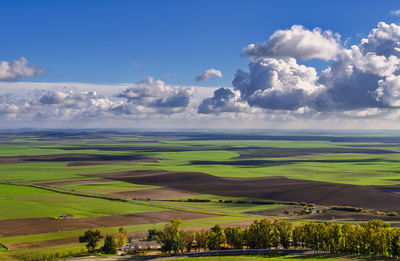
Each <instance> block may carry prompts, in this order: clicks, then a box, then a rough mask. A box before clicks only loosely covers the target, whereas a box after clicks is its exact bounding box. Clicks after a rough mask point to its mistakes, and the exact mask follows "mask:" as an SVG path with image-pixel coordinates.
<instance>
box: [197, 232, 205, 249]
mask: <svg viewBox="0 0 400 261" xmlns="http://www.w3.org/2000/svg"><path fill="white" fill-rule="evenodd" d="M207 237H208V231H207V230H204V229H202V230H200V231H197V233H196V241H197V247H198V248H199V249H200V248H203V250H204V251H205V250H206V247H207Z"/></svg>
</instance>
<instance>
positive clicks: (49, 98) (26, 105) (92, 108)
mask: <svg viewBox="0 0 400 261" xmlns="http://www.w3.org/2000/svg"><path fill="white" fill-rule="evenodd" d="M193 93H194V88H193V87H175V86H168V85H165V84H164V82H163V81H160V80H154V79H153V78H152V77H149V78H147V79H146V80H145V81H143V82H140V83H138V84H134V85H133V86H132V87H129V88H126V89H125V90H123V91H122V92H121V93H119V94H118V95H116V98H117V99H114V100H112V99H110V98H108V97H105V96H103V95H100V94H97V93H96V92H95V91H78V90H74V89H70V88H62V89H58V90H35V91H34V92H33V94H32V95H30V98H25V99H22V98H14V97H13V96H12V95H9V94H7V95H0V115H1V116H3V117H5V118H10V119H20V120H21V119H57V120H63V119H82V120H84V119H90V118H91V119H97V118H115V117H116V116H121V115H128V116H134V117H137V116H140V117H145V116H149V115H151V114H154V113H161V114H173V113H180V112H182V111H184V110H185V108H186V107H187V106H188V105H189V104H190V102H191V99H192V96H193Z"/></svg>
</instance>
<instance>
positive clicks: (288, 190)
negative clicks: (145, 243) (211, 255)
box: [0, 130, 400, 260]
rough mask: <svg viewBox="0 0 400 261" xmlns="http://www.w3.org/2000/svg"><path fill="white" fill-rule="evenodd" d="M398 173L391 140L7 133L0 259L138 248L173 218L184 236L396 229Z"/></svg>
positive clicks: (3, 138) (0, 166) (1, 159)
mask: <svg viewBox="0 0 400 261" xmlns="http://www.w3.org/2000/svg"><path fill="white" fill-rule="evenodd" d="M399 163H400V136H397V135H396V134H390V133H389V134H385V135H380V134H379V135H378V134H364V135H352V134H351V133H350V134H346V135H344V134H343V135H333V134H329V135H328V134H318V135H315V134H302V135H298V134H297V135H293V134H287V135H277V134H274V133H272V134H268V133H266V134H262V133H261V134H260V133H250V134H246V133H245V134H243V133H242V134H234V133H201V132H183V133H173V132H170V133H161V132H159V133H141V132H122V131H120V132H117V131H72V130H69V131H39V132H30V131H24V132H23V131H21V132H16V133H14V132H13V133H11V132H10V133H8V132H3V133H1V135H0V209H1V212H0V243H2V244H4V245H5V246H6V247H8V248H9V250H8V251H3V252H1V253H0V259H1V258H4V259H5V260H9V259H13V258H14V259H20V258H23V257H26V256H30V255H40V254H41V253H50V252H52V253H56V252H57V253H59V254H61V253H69V252H71V253H77V252H82V251H84V250H83V249H84V245H83V244H79V243H78V240H77V237H78V236H80V235H81V234H82V233H83V232H84V231H85V230H86V229H89V228H99V229H101V231H102V232H103V233H116V232H117V231H118V228H119V227H121V226H123V227H125V228H126V229H127V231H128V233H129V235H130V236H132V237H134V238H142V237H144V236H145V235H146V231H147V230H148V229H151V228H161V227H163V226H164V225H165V224H166V222H167V221H168V219H171V218H176V217H180V218H181V219H182V220H183V227H184V228H185V229H188V230H199V229H202V228H209V227H210V226H212V225H215V224H221V225H222V226H227V225H232V224H236V225H240V226H246V225H248V224H249V223H250V222H252V221H253V220H254V219H259V218H263V217H273V218H284V219H288V220H292V221H293V222H308V221H309V220H317V221H324V220H332V219H334V220H336V221H339V222H361V221H365V220H368V219H372V218H380V219H384V220H386V221H387V222H390V223H392V225H393V226H398V225H400V218H399V217H397V214H395V213H397V212H399V211H400V209H399V207H398V206H399V205H400V194H399V192H400V186H399V183H400V164H399ZM334 207H336V208H334ZM349 210H350V211H349ZM354 210H355V212H354ZM389 214H390V215H389ZM62 215H68V216H72V218H66V219H65V218H62Z"/></svg>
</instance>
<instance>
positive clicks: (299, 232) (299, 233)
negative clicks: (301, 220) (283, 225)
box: [293, 225, 305, 248]
mask: <svg viewBox="0 0 400 261" xmlns="http://www.w3.org/2000/svg"><path fill="white" fill-rule="evenodd" d="M304 240H305V235H304V226H303V225H298V226H296V227H295V228H294V230H293V245H294V246H295V247H301V248H303V246H304V242H305V241H304Z"/></svg>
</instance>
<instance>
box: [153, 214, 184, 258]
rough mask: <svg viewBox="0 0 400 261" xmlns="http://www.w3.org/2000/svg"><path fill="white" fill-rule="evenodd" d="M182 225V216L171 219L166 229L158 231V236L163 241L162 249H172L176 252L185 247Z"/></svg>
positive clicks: (166, 250) (164, 250)
mask: <svg viewBox="0 0 400 261" xmlns="http://www.w3.org/2000/svg"><path fill="white" fill-rule="evenodd" d="M181 225H182V220H181V219H180V218H176V219H171V220H169V223H168V224H166V225H165V227H164V230H163V231H160V232H159V233H158V237H159V239H160V241H161V250H162V251H163V252H169V253H171V252H172V251H173V252H174V253H175V254H176V253H178V252H179V251H181V250H182V249H183V242H182V238H181V233H180V231H181Z"/></svg>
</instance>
